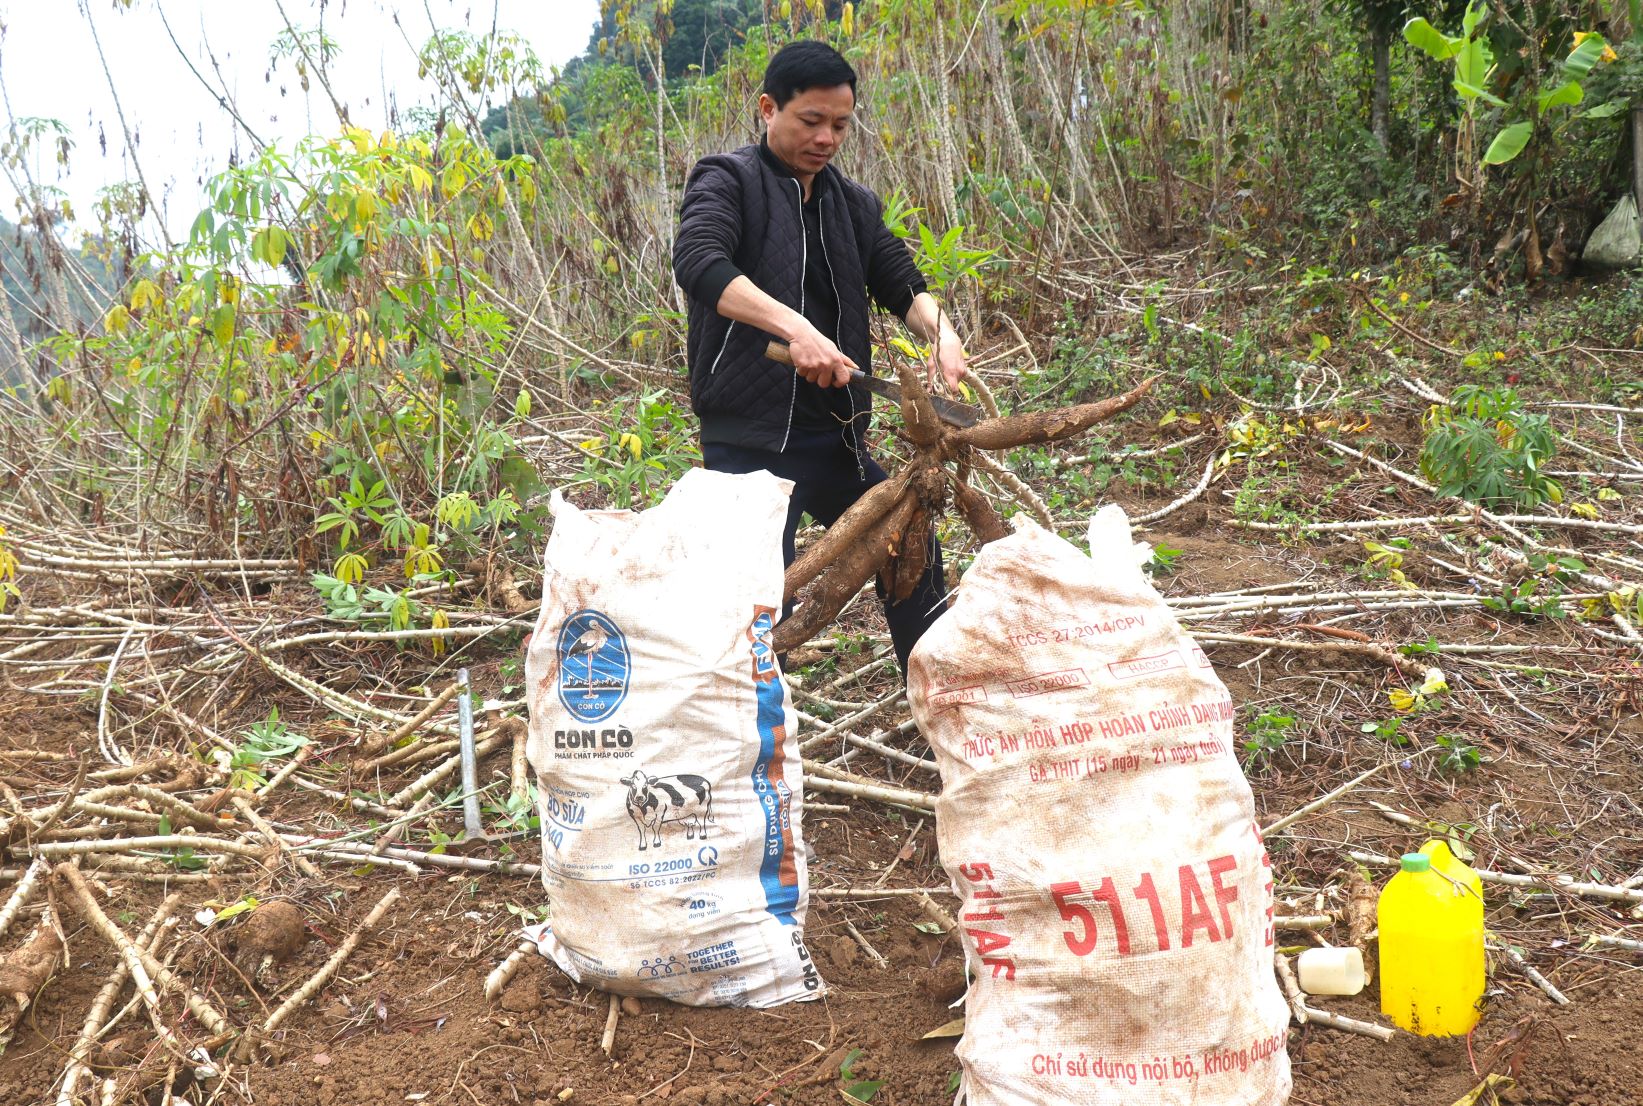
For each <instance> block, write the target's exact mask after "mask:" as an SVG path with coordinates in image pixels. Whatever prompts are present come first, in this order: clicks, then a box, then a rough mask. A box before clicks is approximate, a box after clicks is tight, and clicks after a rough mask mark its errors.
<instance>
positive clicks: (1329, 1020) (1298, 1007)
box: [1273, 955, 1397, 1043]
mask: <svg viewBox="0 0 1643 1106" xmlns="http://www.w3.org/2000/svg"><path fill="white" fill-rule="evenodd" d="M1273 963H1274V965H1275V966H1276V968H1277V971H1278V978H1279V979H1281V980H1282V981H1283V985H1284V993H1285V995H1286V996H1288V998H1289V1008H1290V1010H1291V1012H1293V1013H1294V1015H1295V1020H1296V1022H1297V1023H1298V1024H1300V1025H1307V1024H1309V1023H1310V1024H1313V1025H1322V1026H1327V1027H1328V1028H1330V1029H1341V1030H1345V1031H1346V1032H1348V1033H1359V1034H1362V1035H1363V1036H1365V1037H1373V1038H1375V1039H1376V1040H1377V1041H1381V1042H1383V1043H1384V1042H1386V1041H1390V1040H1391V1039H1392V1038H1393V1037H1395V1036H1396V1035H1397V1031H1396V1030H1394V1029H1392V1028H1390V1027H1389V1026H1384V1025H1375V1024H1373V1023H1372V1022H1364V1021H1359V1020H1358V1019H1357V1018H1348V1017H1344V1016H1342V1015H1340V1014H1332V1013H1330V1012H1329V1011H1327V1010H1316V1009H1314V1008H1312V1007H1310V1006H1308V1005H1307V1004H1306V999H1305V998H1304V997H1303V996H1302V994H1301V986H1300V984H1299V983H1298V982H1297V981H1296V979H1295V970H1294V969H1293V968H1291V967H1290V966H1289V961H1288V959H1287V958H1286V957H1284V956H1282V955H1278V956H1275V957H1273Z"/></svg>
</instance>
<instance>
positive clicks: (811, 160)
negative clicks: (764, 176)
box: [759, 84, 856, 177]
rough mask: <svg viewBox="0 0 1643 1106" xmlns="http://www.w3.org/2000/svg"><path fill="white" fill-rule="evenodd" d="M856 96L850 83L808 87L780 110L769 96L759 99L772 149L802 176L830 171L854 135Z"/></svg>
mask: <svg viewBox="0 0 1643 1106" xmlns="http://www.w3.org/2000/svg"><path fill="white" fill-rule="evenodd" d="M855 110H856V94H855V93H854V92H852V91H851V90H850V86H849V85H847V84H841V85H835V86H833V87H832V88H807V89H805V90H804V91H803V92H800V93H799V94H798V95H796V96H794V97H793V98H792V99H791V100H789V101H787V106H786V107H782V108H778V107H777V106H776V101H774V100H772V99H771V98H770V97H769V96H766V95H763V94H761V95H760V96H759V112H760V114H762V115H763V116H764V123H765V128H766V138H767V141H769V143H770V150H771V152H772V153H774V154H775V155H776V156H777V157H779V158H781V159H782V160H783V161H785V162H786V163H787V164H788V165H790V166H792V167H793V170H794V171H795V172H796V173H798V175H799V176H801V177H813V176H815V175H816V174H817V173H819V172H821V171H822V170H823V169H824V168H826V166H827V163H828V162H829V161H831V160H832V159H833V155H834V154H836V153H838V152H839V147H840V146H841V145H842V144H843V143H844V136H845V135H846V134H848V133H850V119H851V116H852V115H853V114H854V112H855Z"/></svg>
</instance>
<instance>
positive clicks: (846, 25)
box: [839, 3, 856, 38]
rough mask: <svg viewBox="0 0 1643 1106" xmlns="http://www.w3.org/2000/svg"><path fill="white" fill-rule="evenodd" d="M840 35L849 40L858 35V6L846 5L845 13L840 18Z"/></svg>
mask: <svg viewBox="0 0 1643 1106" xmlns="http://www.w3.org/2000/svg"><path fill="white" fill-rule="evenodd" d="M839 33H841V34H842V35H844V37H845V38H849V37H850V36H851V35H853V34H855V33H856V5H854V4H851V3H846V4H845V5H844V11H843V13H842V14H841V15H840V16H839Z"/></svg>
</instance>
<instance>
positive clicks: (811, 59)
mask: <svg viewBox="0 0 1643 1106" xmlns="http://www.w3.org/2000/svg"><path fill="white" fill-rule="evenodd" d="M841 84H847V85H849V86H850V94H851V95H852V96H854V95H855V93H856V71H855V70H854V69H852V68H850V63H849V62H847V61H845V60H844V55H843V54H841V53H839V52H838V51H837V50H835V49H833V48H832V47H831V46H829V45H827V43H825V42H815V41H811V40H808V39H806V40H804V41H801V42H789V43H788V44H787V45H786V46H783V47H782V48H781V49H780V50H778V51H776V56H775V57H773V58H771V59H770V64H769V65H767V66H765V70H764V91H765V95H767V96H769V97H770V98H771V99H772V100H774V101H776V107H777V108H785V107H786V106H787V102H788V101H789V100H791V99H793V97H795V96H797V95H798V94H799V93H801V92H803V91H804V90H805V89H807V88H837V87H838V86H839V85H841Z"/></svg>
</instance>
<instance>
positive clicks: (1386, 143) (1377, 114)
mask: <svg viewBox="0 0 1643 1106" xmlns="http://www.w3.org/2000/svg"><path fill="white" fill-rule="evenodd" d="M1369 50H1370V53H1371V55H1372V56H1373V57H1374V64H1375V75H1374V83H1373V87H1372V88H1371V90H1370V94H1369V130H1370V132H1371V133H1372V134H1374V136H1375V141H1376V142H1377V143H1379V144H1380V147H1381V149H1382V150H1385V149H1388V148H1389V147H1390V143H1391V141H1392V138H1391V114H1392V31H1391V28H1389V27H1384V26H1381V25H1379V24H1377V25H1375V26H1373V27H1371V28H1370V30H1369Z"/></svg>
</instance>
